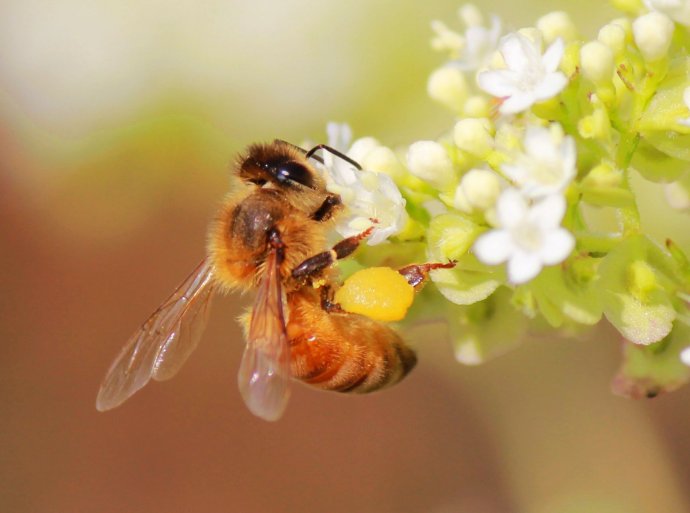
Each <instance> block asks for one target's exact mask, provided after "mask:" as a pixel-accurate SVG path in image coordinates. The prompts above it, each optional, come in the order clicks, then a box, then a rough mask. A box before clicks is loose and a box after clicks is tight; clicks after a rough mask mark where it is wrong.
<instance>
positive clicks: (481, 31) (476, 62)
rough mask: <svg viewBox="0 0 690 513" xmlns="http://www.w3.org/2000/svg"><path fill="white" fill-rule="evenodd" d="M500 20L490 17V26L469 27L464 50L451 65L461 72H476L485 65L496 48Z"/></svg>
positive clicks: (499, 31)
mask: <svg viewBox="0 0 690 513" xmlns="http://www.w3.org/2000/svg"><path fill="white" fill-rule="evenodd" d="M500 37H501V20H500V18H499V17H498V16H491V26H490V27H488V28H487V27H483V26H481V25H471V26H468V27H467V30H466V31H465V48H464V50H463V52H462V54H461V55H460V58H459V59H456V60H455V61H453V64H454V65H455V66H457V67H458V68H460V69H461V70H463V71H473V70H477V69H479V68H481V67H483V66H485V65H486V63H487V62H489V59H491V55H492V54H493V53H494V51H495V50H496V47H497V46H498V39H499V38H500Z"/></svg>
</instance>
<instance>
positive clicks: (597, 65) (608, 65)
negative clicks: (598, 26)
mask: <svg viewBox="0 0 690 513" xmlns="http://www.w3.org/2000/svg"><path fill="white" fill-rule="evenodd" d="M580 65H581V66H582V73H583V74H584V75H585V76H586V77H587V78H588V79H590V80H591V81H592V82H594V83H595V84H601V83H604V82H609V81H610V80H611V78H612V77H613V72H614V62H613V52H612V51H611V49H610V48H609V47H608V46H606V45H605V44H603V43H601V42H599V41H591V42H589V43H586V44H585V45H583V46H582V48H581V49H580Z"/></svg>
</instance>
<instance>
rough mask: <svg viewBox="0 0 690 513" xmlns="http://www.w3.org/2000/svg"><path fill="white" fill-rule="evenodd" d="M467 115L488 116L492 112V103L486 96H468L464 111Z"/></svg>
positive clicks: (473, 116) (475, 116) (472, 116)
mask: <svg viewBox="0 0 690 513" xmlns="http://www.w3.org/2000/svg"><path fill="white" fill-rule="evenodd" d="M463 113H464V114H465V116H468V117H471V118H486V117H489V114H490V113H491V105H490V104H489V100H488V98H487V97H486V96H482V95H474V96H470V97H469V98H467V101H466V102H465V109H464V111H463Z"/></svg>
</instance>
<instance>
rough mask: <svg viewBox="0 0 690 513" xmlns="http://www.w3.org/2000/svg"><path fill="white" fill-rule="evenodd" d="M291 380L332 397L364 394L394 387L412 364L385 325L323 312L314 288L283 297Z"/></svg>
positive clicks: (410, 354)
mask: <svg viewBox="0 0 690 513" xmlns="http://www.w3.org/2000/svg"><path fill="white" fill-rule="evenodd" d="M288 306H289V311H290V314H289V320H288V323H287V335H288V340H289V343H290V360H291V371H292V376H293V377H294V378H295V379H299V380H301V381H303V382H305V383H307V384H309V385H313V386H315V387H318V388H322V389H325V390H333V391H337V392H352V393H367V392H373V391H375V390H379V389H381V388H384V387H387V386H390V385H393V384H395V383H397V382H398V381H400V380H401V379H402V378H404V377H405V376H406V375H407V373H408V372H410V370H412V368H413V367H414V366H415V364H416V363H417V357H416V355H415V353H414V351H412V349H410V348H409V347H407V346H406V345H405V343H404V342H403V341H402V339H401V338H400V336H399V335H398V334H397V333H396V332H395V331H393V330H392V329H391V328H389V327H388V326H386V325H385V324H382V323H379V322H376V321H373V320H371V319H369V318H368V317H364V316H362V315H357V314H350V313H328V312H326V311H324V310H323V309H322V308H321V304H320V298H319V295H318V294H317V293H316V291H315V290H313V289H302V290H299V291H297V292H293V293H291V294H289V295H288Z"/></svg>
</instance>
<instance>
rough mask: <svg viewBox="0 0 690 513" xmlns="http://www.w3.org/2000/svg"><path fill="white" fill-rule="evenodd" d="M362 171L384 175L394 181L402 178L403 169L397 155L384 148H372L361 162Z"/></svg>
mask: <svg viewBox="0 0 690 513" xmlns="http://www.w3.org/2000/svg"><path fill="white" fill-rule="evenodd" d="M361 164H362V167H364V169H370V170H372V171H376V172H377V173H385V174H387V175H388V176H390V177H391V178H393V179H394V180H398V179H400V178H402V177H403V176H404V174H405V168H404V167H403V165H402V162H400V159H398V157H397V155H396V154H395V153H394V152H393V150H391V149H390V148H388V147H386V146H378V147H376V148H373V149H372V150H371V151H370V152H369V153H368V154H367V155H366V156H365V157H364V160H363V161H362V162H361Z"/></svg>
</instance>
